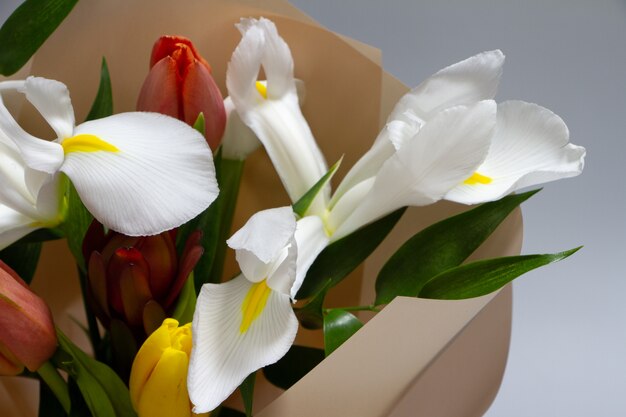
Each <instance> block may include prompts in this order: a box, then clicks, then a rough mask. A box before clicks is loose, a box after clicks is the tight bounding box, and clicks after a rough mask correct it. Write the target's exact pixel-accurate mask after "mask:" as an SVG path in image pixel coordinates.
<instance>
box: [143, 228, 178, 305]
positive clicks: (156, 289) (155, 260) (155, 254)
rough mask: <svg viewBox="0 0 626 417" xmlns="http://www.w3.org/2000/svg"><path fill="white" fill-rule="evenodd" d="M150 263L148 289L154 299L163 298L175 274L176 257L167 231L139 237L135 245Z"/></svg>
mask: <svg viewBox="0 0 626 417" xmlns="http://www.w3.org/2000/svg"><path fill="white" fill-rule="evenodd" d="M136 248H137V249H139V251H141V253H142V255H143V257H144V258H145V260H146V262H147V263H148V265H150V291H151V293H152V295H153V297H154V299H155V300H161V299H163V298H164V297H165V296H166V294H167V292H168V290H169V289H170V286H171V285H172V277H174V276H175V275H176V270H177V267H178V257H177V255H176V248H175V247H174V242H172V239H171V238H170V235H169V232H163V233H159V234H158V235H154V236H148V237H145V238H143V239H140V240H139V242H138V243H137V246H136Z"/></svg>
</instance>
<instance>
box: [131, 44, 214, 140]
mask: <svg viewBox="0 0 626 417" xmlns="http://www.w3.org/2000/svg"><path fill="white" fill-rule="evenodd" d="M137 110H140V111H152V112H157V113H162V114H167V115H168V116H172V117H176V118H177V119H179V120H182V121H184V122H185V123H187V124H189V125H193V124H194V122H195V121H196V119H197V118H198V115H199V114H200V113H203V114H204V118H205V137H206V140H207V142H208V143H209V146H210V147H211V149H213V150H215V149H216V148H217V146H218V145H219V143H220V140H221V139H222V135H223V134H224V128H225V126H226V112H225V110H224V99H223V97H222V94H221V93H220V90H219V88H218V87H217V84H215V80H213V77H212V76H211V66H210V65H209V64H208V63H207V62H206V61H205V60H204V59H203V58H202V57H201V56H200V55H199V54H198V51H196V48H195V47H194V46H193V44H192V43H191V41H190V40H189V39H187V38H184V37H182V36H162V37H161V38H159V40H157V41H156V43H155V44H154V47H153V48H152V56H151V58H150V73H149V74H148V77H147V78H146V80H145V81H144V84H143V87H142V88H141V93H140V94H139V100H138V101H137Z"/></svg>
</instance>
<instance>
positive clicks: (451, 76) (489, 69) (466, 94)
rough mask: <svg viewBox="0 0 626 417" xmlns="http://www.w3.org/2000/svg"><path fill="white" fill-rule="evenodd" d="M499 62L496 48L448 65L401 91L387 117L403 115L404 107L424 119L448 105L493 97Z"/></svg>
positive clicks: (466, 103) (500, 59)
mask: <svg viewBox="0 0 626 417" xmlns="http://www.w3.org/2000/svg"><path fill="white" fill-rule="evenodd" d="M503 65H504V54H503V53H502V52H501V51H500V50H495V51H488V52H482V53H480V54H477V55H474V56H473V57H470V58H468V59H465V60H463V61H461V62H458V63H456V64H453V65H450V66H449V67H446V68H444V69H442V70H440V71H438V72H437V73H435V74H433V75H431V76H430V77H429V78H428V79H426V80H425V81H423V82H422V83H421V84H420V85H418V86H417V87H415V88H414V89H412V90H411V91H410V92H409V93H407V94H405V95H404V96H403V97H402V98H401V99H400V100H399V101H398V103H397V104H396V106H395V107H394V109H393V111H392V112H391V114H390V115H389V118H388V121H392V120H402V119H405V118H406V115H405V113H406V112H407V111H408V112H410V113H412V114H413V115H415V116H417V117H418V118H421V119H422V120H427V119H430V118H431V117H433V116H434V115H435V114H436V113H437V112H439V111H441V110H444V109H447V108H448V107H452V106H458V105H470V104H472V103H475V102H477V101H481V100H489V99H493V98H494V97H495V95H496V91H497V89H498V84H499V82H500V77H501V75H502V66H503Z"/></svg>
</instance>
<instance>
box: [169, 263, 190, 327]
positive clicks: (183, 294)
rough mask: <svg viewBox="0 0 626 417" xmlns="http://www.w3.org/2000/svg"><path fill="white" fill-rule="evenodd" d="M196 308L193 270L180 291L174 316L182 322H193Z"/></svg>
mask: <svg viewBox="0 0 626 417" xmlns="http://www.w3.org/2000/svg"><path fill="white" fill-rule="evenodd" d="M195 310H196V289H195V288H194V279H193V272H192V273H191V274H190V275H189V277H188V278H187V281H186V282H185V285H184V286H183V289H182V290H181V291H180V294H179V296H178V301H177V302H176V307H175V308H174V312H173V313H172V317H173V318H175V319H176V320H178V322H179V323H180V324H181V325H182V324H186V323H191V320H192V319H193V313H194V311H195Z"/></svg>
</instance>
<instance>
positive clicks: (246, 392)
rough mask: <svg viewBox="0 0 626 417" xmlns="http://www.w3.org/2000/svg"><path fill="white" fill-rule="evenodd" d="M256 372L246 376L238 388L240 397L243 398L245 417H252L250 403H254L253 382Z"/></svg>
mask: <svg viewBox="0 0 626 417" xmlns="http://www.w3.org/2000/svg"><path fill="white" fill-rule="evenodd" d="M255 379H256V372H253V373H251V374H250V375H248V377H247V378H246V379H244V380H243V382H242V383H241V385H240V386H239V390H240V391H241V397H242V398H243V406H244V408H245V410H246V417H252V402H253V401H254V381H255Z"/></svg>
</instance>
